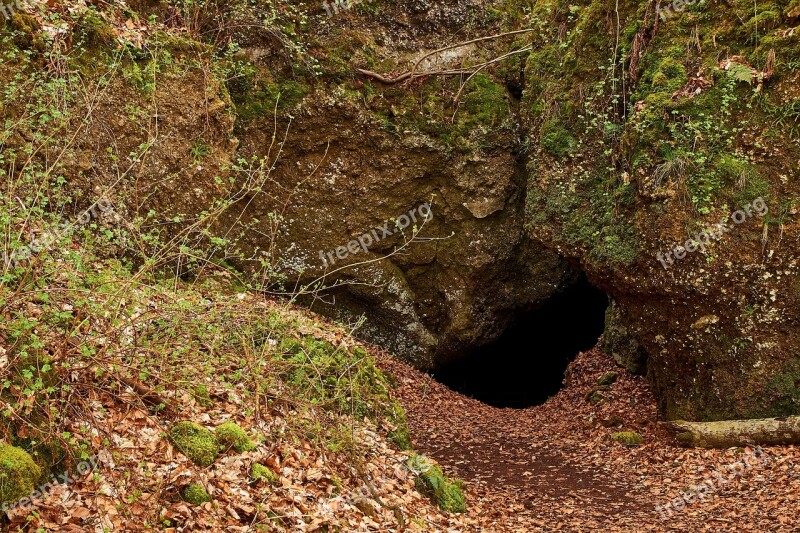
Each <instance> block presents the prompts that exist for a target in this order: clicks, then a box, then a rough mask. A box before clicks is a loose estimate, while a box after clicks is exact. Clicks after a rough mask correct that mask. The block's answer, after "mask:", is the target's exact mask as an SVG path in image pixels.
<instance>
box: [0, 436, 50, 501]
mask: <svg viewBox="0 0 800 533" xmlns="http://www.w3.org/2000/svg"><path fill="white" fill-rule="evenodd" d="M41 473H42V470H41V468H39V466H38V465H37V464H36V463H34V462H33V458H32V457H31V456H30V455H29V454H28V452H26V451H25V450H23V449H22V448H17V447H16V446H10V445H8V444H0V502H3V503H7V502H13V501H16V500H18V499H20V498H23V497H25V496H27V495H28V494H30V493H31V492H33V489H34V488H35V487H34V484H35V483H36V480H37V479H39V476H40V475H41Z"/></svg>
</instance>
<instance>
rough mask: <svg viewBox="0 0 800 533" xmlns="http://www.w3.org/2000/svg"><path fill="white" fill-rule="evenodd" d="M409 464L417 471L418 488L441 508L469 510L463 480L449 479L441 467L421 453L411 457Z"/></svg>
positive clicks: (416, 483)
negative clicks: (431, 462)
mask: <svg viewBox="0 0 800 533" xmlns="http://www.w3.org/2000/svg"><path fill="white" fill-rule="evenodd" d="M408 466H409V468H410V469H411V470H412V471H414V472H416V473H417V478H416V479H415V481H414V485H415V487H416V488H417V490H418V491H419V492H420V493H422V494H425V495H426V496H428V497H429V498H430V499H431V500H432V501H433V502H434V503H435V504H436V505H438V506H439V508H440V509H442V510H443V511H448V512H451V513H464V512H466V511H467V504H466V500H465V499H464V491H463V484H464V482H463V481H461V480H460V479H453V480H451V479H448V478H447V476H445V475H444V473H442V469H441V468H439V467H438V466H436V465H433V464H430V462H428V460H427V459H426V458H424V457H422V456H419V455H417V456H414V457H411V458H409V462H408Z"/></svg>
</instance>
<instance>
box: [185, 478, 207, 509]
mask: <svg viewBox="0 0 800 533" xmlns="http://www.w3.org/2000/svg"><path fill="white" fill-rule="evenodd" d="M183 500H184V501H185V502H187V503H191V504H192V505H202V504H204V503H206V502H210V501H211V496H209V495H208V492H206V489H205V488H204V487H203V485H200V484H198V483H194V484H192V485H189V486H188V487H186V488H185V489H183Z"/></svg>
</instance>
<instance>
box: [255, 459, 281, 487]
mask: <svg viewBox="0 0 800 533" xmlns="http://www.w3.org/2000/svg"><path fill="white" fill-rule="evenodd" d="M250 476H251V477H252V478H253V479H255V480H257V481H258V480H263V481H266V482H267V483H269V484H270V485H275V484H277V483H278V481H279V480H280V477H279V476H278V474H276V473H275V472H273V471H272V469H271V468H269V467H266V466H264V465H262V464H260V463H254V464H253V469H252V471H251V472H250Z"/></svg>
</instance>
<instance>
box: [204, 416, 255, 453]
mask: <svg viewBox="0 0 800 533" xmlns="http://www.w3.org/2000/svg"><path fill="white" fill-rule="evenodd" d="M214 433H216V435H217V440H218V441H219V443H220V445H222V447H224V448H226V449H230V448H233V449H234V450H236V451H237V452H239V453H242V452H251V451H253V450H255V449H256V444H255V443H254V442H253V441H251V440H250V437H248V436H247V432H246V431H245V430H244V429H242V428H241V427H240V426H239V425H238V424H236V423H235V422H225V423H224V424H220V425H219V426H217V429H215V430H214Z"/></svg>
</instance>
